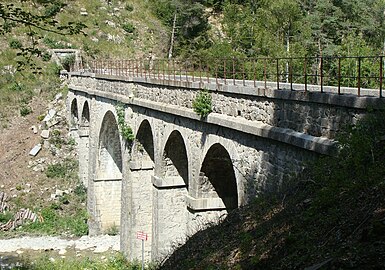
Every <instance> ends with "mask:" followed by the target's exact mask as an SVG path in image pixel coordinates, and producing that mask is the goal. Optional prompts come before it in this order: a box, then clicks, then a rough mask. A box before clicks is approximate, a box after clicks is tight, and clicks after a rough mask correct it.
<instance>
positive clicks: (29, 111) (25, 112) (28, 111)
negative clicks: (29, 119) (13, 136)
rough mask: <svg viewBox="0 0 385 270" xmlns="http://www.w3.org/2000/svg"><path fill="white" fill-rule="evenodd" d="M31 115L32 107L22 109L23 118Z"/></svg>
mask: <svg viewBox="0 0 385 270" xmlns="http://www.w3.org/2000/svg"><path fill="white" fill-rule="evenodd" d="M30 113H32V109H31V107H29V106H22V107H21V108H20V115H21V116H27V115H28V114H30Z"/></svg>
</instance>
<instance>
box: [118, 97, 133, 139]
mask: <svg viewBox="0 0 385 270" xmlns="http://www.w3.org/2000/svg"><path fill="white" fill-rule="evenodd" d="M116 113H117V115H118V126H119V130H120V134H121V135H122V137H123V139H125V140H126V141H127V142H129V143H131V142H133V141H134V139H135V136H134V133H133V131H132V128H131V127H129V126H128V125H127V124H126V122H125V120H124V108H123V105H122V104H120V103H119V104H118V105H117V106H116Z"/></svg>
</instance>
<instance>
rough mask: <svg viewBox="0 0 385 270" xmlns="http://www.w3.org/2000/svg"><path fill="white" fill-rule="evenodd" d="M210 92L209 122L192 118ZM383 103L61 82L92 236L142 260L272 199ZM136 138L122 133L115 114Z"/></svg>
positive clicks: (238, 89)
mask: <svg viewBox="0 0 385 270" xmlns="http://www.w3.org/2000/svg"><path fill="white" fill-rule="evenodd" d="M199 89H208V90H209V91H211V95H212V98H213V113H211V114H210V115H209V116H208V117H207V118H206V119H200V118H199V117H198V116H197V115H196V114H195V113H194V112H193V110H192V108H191V104H192V100H193V99H194V98H195V96H196V94H197V92H198V90H199ZM383 103H384V102H383V100H382V99H378V98H369V97H356V96H338V95H333V94H326V93H323V94H321V93H303V92H293V91H285V90H274V89H271V88H268V89H263V91H262V90H261V89H260V88H248V87H246V86H218V85H217V84H216V85H215V84H211V83H202V82H199V83H196V84H194V83H191V82H181V81H179V82H175V81H165V80H157V79H149V78H146V79H144V78H122V77H116V76H115V77H114V76H107V75H96V74H91V73H71V74H70V76H69V93H68V112H69V115H68V117H69V122H70V125H71V132H72V134H73V135H74V136H75V137H76V138H77V142H78V151H79V164H80V168H79V174H80V178H81V180H82V181H83V183H84V184H85V185H86V186H87V188H88V210H89V214H90V219H89V226H90V233H91V234H98V233H103V232H106V231H108V230H109V229H111V228H113V227H114V226H115V227H118V228H119V229H120V235H121V249H122V251H123V252H124V253H125V254H127V255H128V256H129V258H131V259H135V258H139V257H140V255H141V241H140V240H137V239H136V232H138V231H143V232H145V233H147V234H148V235H149V239H148V241H147V242H146V243H145V258H146V259H147V260H156V259H161V258H163V257H164V256H166V255H167V254H168V253H169V252H170V251H172V248H173V245H174V244H177V243H182V242H184V241H185V239H186V237H187V236H189V235H192V234H194V233H195V232H196V231H197V230H199V229H202V228H204V227H205V226H206V225H207V224H210V223H211V224H212V223H213V222H217V221H219V220H220V219H221V218H223V217H224V216H225V215H226V213H227V212H228V211H230V210H232V209H235V208H237V207H240V206H242V205H244V204H246V203H247V202H248V201H249V200H251V199H252V198H254V197H256V196H257V195H258V194H259V193H261V192H274V191H276V190H277V189H279V187H280V186H281V184H282V183H283V182H285V181H286V180H287V179H288V177H290V176H291V175H293V174H295V173H297V172H300V171H301V169H302V168H303V165H304V163H305V162H306V161H308V160H311V159H313V158H314V157H316V156H318V155H320V154H323V155H330V154H332V153H333V151H335V147H334V141H333V139H334V137H335V134H336V133H338V131H339V130H340V129H341V127H342V126H343V125H346V124H350V123H354V122H355V121H356V120H357V119H358V118H360V117H361V116H362V115H363V114H365V113H366V108H367V107H368V106H371V107H376V106H380V105H382V104H383ZM118 104H121V105H120V106H123V107H124V112H125V122H126V123H127V124H128V125H129V126H130V127H131V128H132V129H133V133H134V135H135V140H134V142H133V143H132V144H130V143H127V142H126V141H124V140H123V139H122V136H121V135H120V132H119V125H118V117H117V105H118Z"/></svg>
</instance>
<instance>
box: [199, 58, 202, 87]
mask: <svg viewBox="0 0 385 270" xmlns="http://www.w3.org/2000/svg"><path fill="white" fill-rule="evenodd" d="M199 82H201V83H202V60H200V59H199Z"/></svg>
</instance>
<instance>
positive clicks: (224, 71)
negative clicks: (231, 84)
mask: <svg viewBox="0 0 385 270" xmlns="http://www.w3.org/2000/svg"><path fill="white" fill-rule="evenodd" d="M223 76H224V80H225V84H226V58H225V59H224V60H223Z"/></svg>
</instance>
